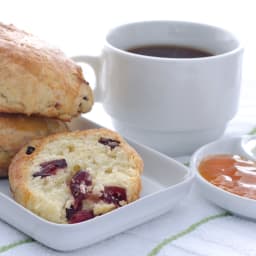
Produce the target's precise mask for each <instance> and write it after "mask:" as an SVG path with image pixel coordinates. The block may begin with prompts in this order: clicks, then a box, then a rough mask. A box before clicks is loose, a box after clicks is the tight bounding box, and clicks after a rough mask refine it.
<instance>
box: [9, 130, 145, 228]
mask: <svg viewBox="0 0 256 256" xmlns="http://www.w3.org/2000/svg"><path fill="white" fill-rule="evenodd" d="M30 149H31V150H30ZM142 170H143V161H142V159H141V157H140V156H139V155H138V153H137V152H136V151H135V150H134V149H133V148H132V147H131V146H129V145H128V144H127V142H126V141H125V140H124V139H123V138H122V137H121V136H120V135H118V134H117V133H116V132H113V131H110V130H108V129H90V130H84V131H75V132H69V133H61V134H56V135H51V136H48V137H46V138H43V139H40V140H34V141H31V142H30V143H29V144H28V145H26V146H25V147H24V148H23V149H21V150H20V151H19V153H18V154H17V155H16V156H15V157H14V159H13V160H12V163H11V165H10V168H9V181H10V187H11V191H12V193H13V196H14V199H15V200H16V201H17V202H18V203H20V204H22V205H23V206H24V207H26V208H28V209H29V210H31V211H33V212H34V213H36V214H37V215H39V216H41V217H43V218H45V219H47V220H49V221H52V222H56V223H70V224H71V223H77V222H81V221H85V220H88V219H91V218H93V217H96V216H99V215H102V214H104V213H106V212H109V211H111V210H113V209H115V208H118V207H120V206H123V205H126V204H128V203H130V202H132V201H134V200H136V199H138V197H139V195H140V190H141V173H142Z"/></svg>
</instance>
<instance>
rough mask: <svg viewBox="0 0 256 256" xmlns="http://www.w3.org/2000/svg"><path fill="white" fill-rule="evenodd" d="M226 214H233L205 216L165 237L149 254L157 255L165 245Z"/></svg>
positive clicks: (149, 255) (228, 214)
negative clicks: (176, 232)
mask: <svg viewBox="0 0 256 256" xmlns="http://www.w3.org/2000/svg"><path fill="white" fill-rule="evenodd" d="M226 216H232V214H231V213H229V212H223V213H220V214H217V215H212V216H209V217H206V218H204V219H202V220H200V221H198V222H196V223H194V224H192V225H191V226H189V227H188V228H187V229H185V230H183V231H181V232H179V233H178V234H176V235H173V236H171V237H169V238H166V239H164V240H163V241H162V242H161V243H160V244H158V245H157V246H156V247H155V248H153V250H152V251H151V252H150V253H149V254H148V256H155V255H157V254H158V253H159V252H160V250H161V249H162V248H163V247H164V246H165V245H167V244H169V243H171V242H172V241H174V240H177V239H178V238H180V237H182V236H185V235H187V234H189V233H190V232H192V231H194V230H195V229H197V228H198V227H199V226H201V225H202V224H205V223H207V222H208V221H211V220H214V219H218V218H223V217H226Z"/></svg>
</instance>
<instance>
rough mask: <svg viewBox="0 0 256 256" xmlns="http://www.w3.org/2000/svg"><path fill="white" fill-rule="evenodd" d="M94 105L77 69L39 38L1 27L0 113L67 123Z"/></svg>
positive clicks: (85, 83) (90, 91)
mask: <svg viewBox="0 0 256 256" xmlns="http://www.w3.org/2000/svg"><path fill="white" fill-rule="evenodd" d="M92 104H93V95H92V90H91V88H90V87H89V84H88V82H86V81H85V79H84V78H83V75H82V70H81V68H80V67H79V66H78V65H76V64H75V63H74V62H73V61H72V60H70V59H69V58H67V57H66V56H65V55H64V54H63V52H61V51H60V50H58V49H56V48H53V47H51V46H49V45H48V44H47V43H46V42H44V41H41V40H39V39H38V38H37V37H35V36H33V35H31V34H29V33H27V32H25V31H22V30H19V29H18V28H16V27H14V26H13V25H4V24H2V23H0V112H3V113H22V114H26V115H32V114H33V115H40V116H46V117H55V118H58V119H61V120H65V121H68V120H70V119H71V118H72V117H74V116H77V115H78V114H79V113H85V112H88V111H89V110H90V109H91V107H92Z"/></svg>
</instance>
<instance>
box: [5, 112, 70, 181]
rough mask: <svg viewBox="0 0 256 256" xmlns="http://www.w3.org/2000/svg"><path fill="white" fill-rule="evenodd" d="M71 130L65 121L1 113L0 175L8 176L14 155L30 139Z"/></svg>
mask: <svg viewBox="0 0 256 256" xmlns="http://www.w3.org/2000/svg"><path fill="white" fill-rule="evenodd" d="M65 131H69V129H68V127H67V125H66V123H65V122H63V121H60V120H54V119H50V118H44V117H28V116H24V115H14V114H13V115H11V114H0V141H1V144H0V177H6V176H7V174H8V166H9V164H10V162H11V159H12V158H13V156H14V155H15V154H16V153H17V152H18V151H19V150H20V149H21V148H22V147H23V146H24V145H25V144H26V143H27V142H29V141H30V140H32V139H39V138H42V137H45V136H48V135H50V134H54V133H60V132H65Z"/></svg>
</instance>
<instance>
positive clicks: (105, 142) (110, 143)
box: [98, 137, 120, 150]
mask: <svg viewBox="0 0 256 256" xmlns="http://www.w3.org/2000/svg"><path fill="white" fill-rule="evenodd" d="M98 142H99V143H101V144H103V145H106V146H109V147H110V149H111V150H112V149H114V148H115V147H117V146H119V144H120V141H118V140H113V139H109V138H103V137H101V138H100V139H99V140H98Z"/></svg>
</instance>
